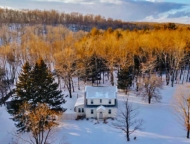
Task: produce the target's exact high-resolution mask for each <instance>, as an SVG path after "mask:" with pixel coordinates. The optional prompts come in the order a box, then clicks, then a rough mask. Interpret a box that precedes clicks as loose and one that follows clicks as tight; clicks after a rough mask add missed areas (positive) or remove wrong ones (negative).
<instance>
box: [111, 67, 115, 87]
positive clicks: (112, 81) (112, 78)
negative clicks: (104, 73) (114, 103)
mask: <svg viewBox="0 0 190 144" xmlns="http://www.w3.org/2000/svg"><path fill="white" fill-rule="evenodd" d="M110 73H111V85H112V86H114V76H113V70H111V72H110Z"/></svg>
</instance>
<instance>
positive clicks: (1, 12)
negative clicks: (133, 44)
mask: <svg viewBox="0 0 190 144" xmlns="http://www.w3.org/2000/svg"><path fill="white" fill-rule="evenodd" d="M11 23H17V24H29V25H34V24H44V25H54V26H56V25H59V24H61V25H65V26H66V27H68V28H70V29H71V30H73V31H78V30H84V31H90V30H91V29H92V28H93V27H96V28H98V29H107V28H109V27H111V28H113V29H117V28H122V29H129V30H134V29H145V30H146V29H154V28H156V29H160V28H168V25H170V26H171V25H173V23H170V24H167V23H148V22H125V21H122V20H114V19H112V18H107V19H106V18H105V17H103V16H101V15H92V14H87V15H83V14H80V13H78V12H72V13H64V12H62V13H60V12H58V11H56V10H50V11H46V10H44V11H41V10H13V9H7V8H6V9H5V8H0V24H11ZM174 25H175V27H176V28H177V27H179V26H180V27H189V28H190V25H185V24H174Z"/></svg>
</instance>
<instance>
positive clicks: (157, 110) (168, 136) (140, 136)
mask: <svg viewBox="0 0 190 144" xmlns="http://www.w3.org/2000/svg"><path fill="white" fill-rule="evenodd" d="M75 83H76V84H75ZM74 85H75V92H74V93H73V97H72V98H69V96H67V97H66V95H67V94H68V91H67V90H66V89H64V88H63V93H64V94H65V95H64V96H65V99H66V101H67V102H66V103H65V104H63V107H64V108H67V110H66V112H65V113H64V114H68V115H69V114H71V115H72V114H73V115H74V114H75V112H74V106H75V103H76V101H78V102H79V103H78V104H80V102H81V103H82V99H83V98H84V91H85V86H86V85H85V84H83V83H81V87H80V90H78V89H77V82H75V79H74ZM104 86H109V81H106V83H105V84H104ZM94 88H96V87H94ZM102 88H103V87H102ZM104 88H106V87H104ZM94 90H95V89H94ZM105 91H106V90H105ZM105 91H104V92H105ZM92 92H93V91H92ZM114 92H115V91H114ZM174 92H175V87H171V86H164V88H163V89H162V90H161V95H162V97H163V98H162V100H161V102H160V103H158V102H153V103H152V104H148V103H147V101H143V100H142V99H141V98H140V97H137V96H136V95H135V94H134V93H133V92H129V94H128V95H127V96H126V94H124V93H122V92H118V93H117V98H118V108H119V109H122V108H123V107H122V103H123V101H124V100H125V99H126V97H128V99H129V102H130V103H131V104H132V105H133V107H134V108H138V111H139V115H138V118H142V119H143V120H144V121H145V124H144V125H143V128H142V130H138V131H136V132H135V133H133V134H132V135H131V136H130V138H131V141H130V143H131V144H188V143H190V140H189V139H186V131H185V130H184V129H183V126H182V125H180V123H179V122H178V119H177V117H176V116H175V114H174V111H173V110H172V108H171V100H172V97H173V94H174ZM94 94H95V92H94ZM10 117H11V116H10V115H9V114H8V113H7V112H6V109H5V107H4V106H3V107H0V144H8V143H10V142H11V139H12V138H13V136H12V135H11V134H10V132H12V131H15V130H16V128H15V126H14V122H13V121H12V120H11V119H9V118H10ZM113 122H115V120H112V119H108V120H107V124H104V123H103V121H99V123H97V121H96V120H95V119H83V120H66V119H64V118H63V119H60V121H59V126H58V127H57V128H55V129H54V131H53V134H52V137H51V140H52V141H53V143H52V144H59V143H60V141H64V142H67V143H69V144H126V143H127V142H126V137H125V134H124V133H123V132H122V131H121V130H118V129H115V128H114V127H113V125H112V123H113ZM135 136H136V137H137V139H136V140H134V139H133V138H134V137H135Z"/></svg>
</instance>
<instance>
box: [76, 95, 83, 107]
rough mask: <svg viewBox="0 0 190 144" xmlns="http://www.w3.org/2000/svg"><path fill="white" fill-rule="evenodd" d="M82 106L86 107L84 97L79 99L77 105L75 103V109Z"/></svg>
mask: <svg viewBox="0 0 190 144" xmlns="http://www.w3.org/2000/svg"><path fill="white" fill-rule="evenodd" d="M81 105H84V97H80V98H78V99H77V101H76V103H75V107H77V106H81Z"/></svg>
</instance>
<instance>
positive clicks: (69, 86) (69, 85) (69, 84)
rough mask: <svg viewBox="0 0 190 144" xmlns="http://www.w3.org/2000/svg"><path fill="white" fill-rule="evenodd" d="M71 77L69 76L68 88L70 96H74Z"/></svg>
mask: <svg viewBox="0 0 190 144" xmlns="http://www.w3.org/2000/svg"><path fill="white" fill-rule="evenodd" d="M71 87H72V86H71V79H70V77H69V78H68V90H69V97H70V98H72V90H71Z"/></svg>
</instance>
